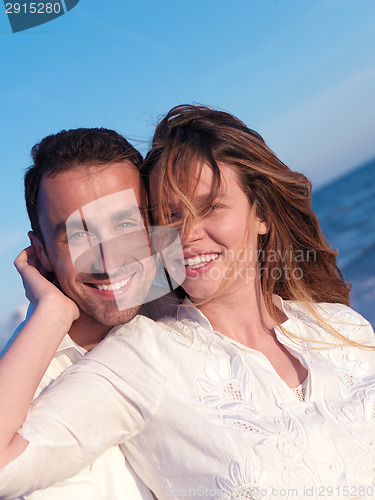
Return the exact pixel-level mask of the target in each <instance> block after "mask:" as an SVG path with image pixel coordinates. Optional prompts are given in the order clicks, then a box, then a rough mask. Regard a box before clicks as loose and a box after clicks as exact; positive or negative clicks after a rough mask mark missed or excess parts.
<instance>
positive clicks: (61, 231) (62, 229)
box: [53, 221, 82, 239]
mask: <svg viewBox="0 0 375 500" xmlns="http://www.w3.org/2000/svg"><path fill="white" fill-rule="evenodd" d="M73 224H75V223H72V226H73ZM77 226H78V221H77ZM69 227H70V224H69ZM80 227H81V228H82V224H81V225H80ZM63 235H64V236H65V235H66V222H64V221H61V222H59V223H58V224H57V226H56V227H55V228H54V230H53V237H54V239H57V238H59V237H60V236H63Z"/></svg>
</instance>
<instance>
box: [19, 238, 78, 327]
mask: <svg viewBox="0 0 375 500" xmlns="http://www.w3.org/2000/svg"><path fill="white" fill-rule="evenodd" d="M14 265H15V266H16V268H17V271H18V272H19V274H20V275H21V278H22V283H23V287H24V289H25V295H26V297H27V299H28V300H29V301H30V302H31V303H32V304H33V305H34V306H35V307H37V306H38V305H39V304H41V303H45V304H48V313H49V314H54V313H56V314H58V315H62V317H64V319H65V320H68V321H69V318H71V323H73V321H75V320H76V319H78V317H79V309H78V306H77V304H76V303H75V302H73V301H72V300H71V299H70V298H69V297H67V296H66V295H64V294H63V293H62V292H61V291H60V290H59V289H58V288H57V287H56V286H55V285H54V284H53V283H51V282H50V281H48V280H47V279H46V278H45V277H44V276H42V274H41V273H40V272H39V271H38V269H37V266H38V260H37V256H36V254H35V251H34V248H33V247H32V246H29V247H27V248H25V249H24V250H22V252H21V253H20V254H19V255H18V256H17V258H16V260H15V261H14Z"/></svg>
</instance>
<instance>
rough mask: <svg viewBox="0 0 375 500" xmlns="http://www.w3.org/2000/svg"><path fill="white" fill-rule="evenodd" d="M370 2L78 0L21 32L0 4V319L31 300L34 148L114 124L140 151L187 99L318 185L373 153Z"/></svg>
mask: <svg viewBox="0 0 375 500" xmlns="http://www.w3.org/2000/svg"><path fill="white" fill-rule="evenodd" d="M374 47H375V2H373V0H360V1H359V0H328V1H327V0H311V1H304V0H256V1H254V0H244V1H243V0H236V2H233V3H232V5H231V6H230V5H229V3H228V2H224V1H221V0H217V1H213V0H203V1H202V0H200V1H198V0H190V1H185V2H184V1H182V0H179V1H177V2H176V1H174V2H172V1H158V2H157V1H155V0H153V1H148V0H147V1H141V0H137V1H135V0H133V1H125V0H102V1H99V0H90V1H88V0H80V2H79V4H78V5H77V6H76V7H75V8H74V9H72V10H71V11H70V12H68V13H67V14H66V15H64V16H62V17H60V18H58V19H56V20H54V21H51V22H49V23H47V24H45V25H42V26H39V27H36V28H32V29H30V30H26V31H23V32H19V33H14V34H13V33H12V32H11V29H10V25H9V22H8V18H7V16H6V14H5V7H4V6H3V4H1V5H0V68H1V78H0V88H1V100H0V116H1V125H0V127H1V144H2V146H1V150H0V151H1V152H0V155H1V156H0V159H1V163H0V169H1V179H2V183H1V191H2V195H1V199H0V203H1V229H2V231H1V235H0V257H1V264H0V266H1V269H0V270H1V276H2V279H3V281H4V283H5V284H6V286H5V287H2V289H1V292H0V293H1V295H0V300H1V303H2V308H1V312H0V323H1V322H2V319H3V318H5V317H7V315H8V314H9V312H10V311H11V310H12V309H14V308H15V307H16V306H17V305H18V304H20V303H22V302H23V300H24V299H23V291H22V286H21V282H20V279H19V278H18V276H17V273H16V271H15V270H14V269H13V266H12V261H13V259H14V257H15V256H16V255H17V253H18V252H19V250H20V249H22V248H23V247H24V246H25V245H27V237H26V233H27V230H28V228H29V226H28V221H27V217H26V212H25V208H24V201H23V191H22V177H23V171H24V169H25V168H26V167H27V166H28V165H29V163H30V156H29V150H30V148H31V146H32V145H33V144H34V143H35V142H37V141H39V140H40V139H41V138H42V137H44V136H45V135H47V134H50V133H53V132H57V131H58V130H61V129H63V128H75V127H81V126H84V127H91V126H105V127H109V128H113V129H115V130H117V131H118V132H120V133H122V134H124V135H125V136H126V137H127V138H129V139H130V140H131V141H132V142H133V143H134V144H135V145H136V146H138V147H139V148H140V149H141V151H142V152H145V151H146V150H147V147H148V142H149V140H150V137H151V134H152V131H153V128H154V126H155V123H156V122H157V119H158V117H159V116H160V115H162V114H163V113H165V112H167V111H168V110H169V109H170V108H171V107H172V106H175V105H177V104H181V103H202V104H208V105H213V106H216V107H220V108H222V109H226V110H228V111H229V112H231V113H233V114H235V115H237V116H238V117H239V118H241V119H242V120H243V121H245V122H246V123H247V124H248V125H249V126H250V127H252V128H254V129H256V130H257V131H258V132H260V133H261V134H262V135H263V137H264V138H265V139H266V141H267V143H268V144H269V145H270V147H271V148H272V149H273V150H274V151H275V152H276V153H277V154H278V155H279V156H280V157H281V159H282V160H283V161H285V162H286V163H287V164H288V165H289V166H291V167H292V168H294V169H296V170H301V171H303V172H305V173H307V174H308V175H309V176H310V177H311V179H312V180H313V182H314V184H315V185H316V186H319V185H322V184H323V183H326V182H328V181H329V180H332V179H334V178H335V177H337V176H339V175H341V174H342V173H344V172H345V171H347V170H349V169H351V168H355V167H356V166H358V165H360V164H361V163H363V162H364V161H366V160H367V159H370V158H372V157H374V156H375V141H374V130H375V91H374V89H375V53H374Z"/></svg>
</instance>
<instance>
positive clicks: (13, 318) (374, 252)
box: [0, 159, 375, 350]
mask: <svg viewBox="0 0 375 500" xmlns="http://www.w3.org/2000/svg"><path fill="white" fill-rule="evenodd" d="M312 204H313V208H314V210H315V212H316V213H317V215H318V218H319V221H320V224H321V227H322V230H323V233H324V235H325V237H326V238H327V240H328V242H329V243H330V245H331V247H332V248H335V249H338V250H339V254H338V264H339V267H340V269H341V271H342V273H343V275H344V277H345V280H346V281H347V282H350V283H352V291H351V300H350V305H351V307H352V308H353V309H355V310H356V311H358V312H359V313H361V314H362V315H363V316H364V317H365V318H366V319H367V320H368V321H369V322H370V323H372V325H373V327H374V326H375V307H374V305H375V159H373V160H372V161H370V162H367V163H366V164H364V165H362V166H360V167H359V168H357V169H354V170H351V171H350V172H349V173H348V174H346V175H343V176H342V177H339V178H336V179H335V180H333V181H332V182H330V183H329V184H326V185H324V186H323V187H321V188H318V189H316V190H315V189H314V188H313V192H312ZM26 310H27V304H24V305H22V306H21V307H19V308H17V309H16V310H15V311H10V313H9V316H8V318H7V319H6V321H5V322H3V323H2V325H0V350H1V348H2V347H3V346H4V345H5V343H6V340H7V339H8V338H9V336H10V335H11V334H12V333H13V331H14V330H15V328H16V327H17V326H18V325H19V323H20V322H21V321H23V319H24V317H25V315H26Z"/></svg>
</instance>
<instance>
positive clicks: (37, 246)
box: [27, 231, 53, 273]
mask: <svg viewBox="0 0 375 500" xmlns="http://www.w3.org/2000/svg"><path fill="white" fill-rule="evenodd" d="M27 235H28V237H29V239H30V244H31V246H32V247H33V248H34V251H35V253H36V256H37V258H38V261H39V263H40V265H41V266H42V268H43V269H39V271H43V270H44V271H45V272H46V273H52V272H53V269H52V267H51V264H50V261H49V259H48V257H47V254H46V251H45V249H44V245H43V243H42V242H41V241H40V240H39V238H38V237H37V236H36V235H35V233H34V232H33V231H29V232H28V233H27Z"/></svg>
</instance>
